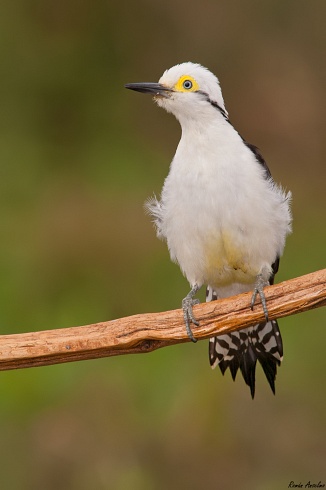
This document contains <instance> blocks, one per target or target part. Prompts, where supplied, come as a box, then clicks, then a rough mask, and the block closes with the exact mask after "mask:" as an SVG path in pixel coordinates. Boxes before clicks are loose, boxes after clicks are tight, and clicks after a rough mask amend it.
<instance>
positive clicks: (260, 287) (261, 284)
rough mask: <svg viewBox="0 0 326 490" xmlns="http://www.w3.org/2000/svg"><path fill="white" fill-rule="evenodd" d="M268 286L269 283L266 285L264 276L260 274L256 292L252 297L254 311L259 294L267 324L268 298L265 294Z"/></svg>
mask: <svg viewBox="0 0 326 490" xmlns="http://www.w3.org/2000/svg"><path fill="white" fill-rule="evenodd" d="M267 284H268V283H266V281H264V279H263V276H262V274H258V276H257V280H256V283H255V287H254V291H253V293H252V297H251V303H250V308H251V309H252V310H253V309H254V305H255V301H256V298H257V294H259V297H260V300H261V305H262V307H263V311H264V315H265V319H266V322H268V309H267V304H266V297H265V293H264V286H266V285H267Z"/></svg>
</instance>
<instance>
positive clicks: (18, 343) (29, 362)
mask: <svg viewBox="0 0 326 490" xmlns="http://www.w3.org/2000/svg"><path fill="white" fill-rule="evenodd" d="M265 295H266V299H267V306H268V311H269V316H270V319H273V318H281V317H284V316H288V315H294V314H296V313H301V312H303V311H307V310H310V309H312V308H318V307H320V306H324V305H326V269H324V270H320V271H317V272H314V273H312V274H307V275H305V276H301V277H297V278H296V279H291V280H289V281H285V282H282V283H280V284H276V285H274V286H269V287H267V288H266V289H265ZM250 300H251V293H245V294H241V295H239V296H234V297H232V298H227V299H223V300H217V301H212V302H210V303H202V304H200V305H197V306H195V307H194V313H195V316H196V317H197V318H198V320H199V321H200V326H199V327H193V332H194V335H195V337H196V338H197V339H198V340H199V339H205V338H208V337H211V336H212V335H216V334H221V333H227V332H230V331H232V330H236V329H241V328H245V327H248V326H250V325H254V324H255V323H258V322H260V321H263V319H264V314H263V311H262V308H261V304H260V302H259V301H257V303H256V305H255V307H254V310H253V311H251V309H250V307H249V305H250ZM182 342H189V339H188V337H187V334H186V329H185V326H184V322H183V315H182V311H181V310H172V311H166V312H162V313H145V314H139V315H133V316H129V317H126V318H120V319H118V320H111V321H107V322H101V323H95V324H93V325H86V326H82V327H72V328H61V329H56V330H44V331H40V332H31V333H23V334H14V335H2V336H0V370H1V371H3V370H7V369H19V368H26V367H34V366H45V365H49V364H58V363H63V362H71V361H80V360H86V359H95V358H99V357H108V356H116V355H120V354H136V353H144V352H151V351H153V350H155V349H158V348H160V347H165V346H168V345H173V344H178V343H182Z"/></svg>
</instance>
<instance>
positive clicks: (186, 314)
mask: <svg viewBox="0 0 326 490" xmlns="http://www.w3.org/2000/svg"><path fill="white" fill-rule="evenodd" d="M199 289H200V286H198V284H195V285H194V286H193V288H192V289H191V291H189V293H188V294H187V296H186V297H185V298H184V299H183V300H182V310H183V318H184V321H185V325H186V330H187V334H188V337H189V338H190V340H192V341H193V342H197V339H195V337H194V335H193V333H192V331H191V328H190V323H193V324H194V325H197V327H198V326H199V322H198V321H197V320H196V318H195V317H194V314H193V311H192V307H193V306H194V305H197V304H198V303H200V301H199V299H194V296H195V294H196V293H197V291H198V290H199Z"/></svg>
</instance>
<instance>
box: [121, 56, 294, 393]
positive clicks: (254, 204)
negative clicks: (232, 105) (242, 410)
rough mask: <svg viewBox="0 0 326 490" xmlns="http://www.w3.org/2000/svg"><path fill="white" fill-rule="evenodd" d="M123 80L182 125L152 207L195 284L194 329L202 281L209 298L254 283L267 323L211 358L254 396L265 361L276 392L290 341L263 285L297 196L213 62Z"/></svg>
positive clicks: (237, 336)
mask: <svg viewBox="0 0 326 490" xmlns="http://www.w3.org/2000/svg"><path fill="white" fill-rule="evenodd" d="M126 88H128V89H132V90H136V91H138V92H144V93H149V94H152V95H153V96H154V100H155V102H156V103H157V104H158V105H159V106H160V107H163V108H164V109H165V110H167V111H168V112H171V113H172V114H174V116H175V117H176V118H177V119H178V121H179V122H180V124H181V128H182V136H181V140H180V142H179V145H178V147H177V151H176V153H175V156H174V158H173V160H172V163H171V166H170V172H169V174H168V176H167V178H166V179H165V182H164V186H163V189H162V194H161V199H160V200H157V199H156V198H155V197H153V198H151V199H150V200H149V201H148V202H147V203H146V208H147V210H148V211H149V212H150V214H151V215H152V217H153V219H154V223H155V225H156V229H157V235H158V237H160V238H163V239H165V240H166V242H167V245H168V248H169V251H170V255H171V259H172V260H173V261H175V262H177V263H178V264H179V266H180V268H181V270H182V272H183V274H184V275H185V276H186V278H187V279H188V281H189V283H190V285H191V290H190V292H189V293H188V295H187V296H186V297H185V298H184V299H183V301H182V308H183V312H184V319H185V326H186V329H187V332H188V335H189V337H190V339H191V340H192V341H194V342H195V341H196V339H195V337H194V334H193V331H192V330H191V324H193V325H195V326H196V325H198V321H197V320H196V318H195V317H194V315H193V310H192V307H193V305H194V304H196V303H197V302H198V300H196V299H194V296H195V294H196V293H197V291H198V290H199V289H200V288H201V287H202V286H203V285H206V286H207V291H206V301H211V300H213V299H217V298H225V297H228V296H232V295H235V294H240V293H242V292H245V291H250V290H252V291H253V295H252V301H251V308H253V306H254V304H255V300H256V297H257V294H258V295H259V297H260V299H261V303H262V307H263V311H264V314H265V321H264V322H262V323H260V324H258V325H254V326H252V327H249V328H246V329H242V330H239V331H235V332H232V333H230V334H223V335H219V336H216V337H212V338H211V339H210V342H209V359H210V364H211V366H212V367H213V368H214V367H215V366H216V365H219V367H220V369H221V371H222V373H223V374H224V372H225V370H226V369H227V368H229V369H230V371H231V375H232V377H233V379H235V376H236V374H237V371H238V369H239V368H240V370H241V372H242V375H243V377H244V380H245V382H246V383H247V385H248V386H249V387H250V391H251V396H252V397H254V393H255V370H256V363H257V360H258V361H259V362H260V364H261V366H262V368H263V370H264V372H265V375H266V377H267V380H268V382H269V384H270V387H271V389H272V391H273V393H275V378H276V371H277V365H280V363H281V361H282V357H283V346H282V338H281V335H280V331H279V328H278V325H277V321H275V320H271V321H269V319H268V309H267V305H266V300H265V295H264V291H263V288H264V286H265V285H267V284H272V283H273V281H274V276H275V274H276V272H277V270H278V266H279V258H280V256H281V254H282V252H283V249H284V245H285V238H286V236H287V234H288V233H289V232H290V231H291V213H290V198H291V194H290V193H287V194H286V193H285V192H284V191H283V189H282V188H281V187H280V186H278V185H277V184H275V182H274V181H273V179H272V176H271V173H270V171H269V169H268V167H267V165H266V163H265V161H264V159H263V158H262V156H261V154H260V152H259V150H258V149H257V148H256V147H255V146H253V145H251V144H249V143H247V142H246V141H245V140H244V139H243V138H242V137H241V136H240V134H239V133H238V132H237V131H236V130H235V129H234V127H233V126H232V124H231V123H230V121H229V118H228V113H227V111H226V109H225V106H224V100H223V96H222V92H221V89H220V85H219V81H218V79H217V78H216V77H215V75H213V73H211V72H210V71H209V70H208V69H207V68H204V67H203V66H201V65H199V64H195V63H190V62H189V63H182V64H180V65H176V66H173V67H172V68H170V69H169V70H166V71H165V72H164V74H163V76H162V77H161V78H160V80H159V83H130V84H127V85H126ZM194 330H195V329H194Z"/></svg>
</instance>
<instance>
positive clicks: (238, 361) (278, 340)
mask: <svg viewBox="0 0 326 490" xmlns="http://www.w3.org/2000/svg"><path fill="white" fill-rule="evenodd" d="M214 299H217V297H216V293H215V291H213V290H212V289H211V288H208V289H207V298H206V301H212V300H214ZM282 357H283V345H282V337H281V333H280V331H279V328H278V324H277V321H276V320H271V321H269V322H267V323H266V322H264V323H259V324H258V325H255V326H254V327H249V328H244V329H243V330H236V331H234V332H232V333H230V334H223V335H219V336H217V337H212V338H210V339H209V361H210V365H211V366H212V368H215V367H216V366H217V365H219V368H220V370H221V372H222V374H224V373H225V371H226V370H227V368H229V369H230V371H231V375H232V378H233V380H235V377H236V374H237V372H238V369H239V368H240V371H241V373H242V376H243V378H244V380H245V382H246V384H247V385H248V386H249V387H250V392H251V396H252V398H254V395H255V372H256V363H257V360H258V361H259V363H260V364H261V366H262V368H263V370H264V373H265V375H266V378H267V381H268V382H269V385H270V387H271V389H272V391H273V393H274V394H275V378H276V371H277V366H280V364H281V361H282Z"/></svg>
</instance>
